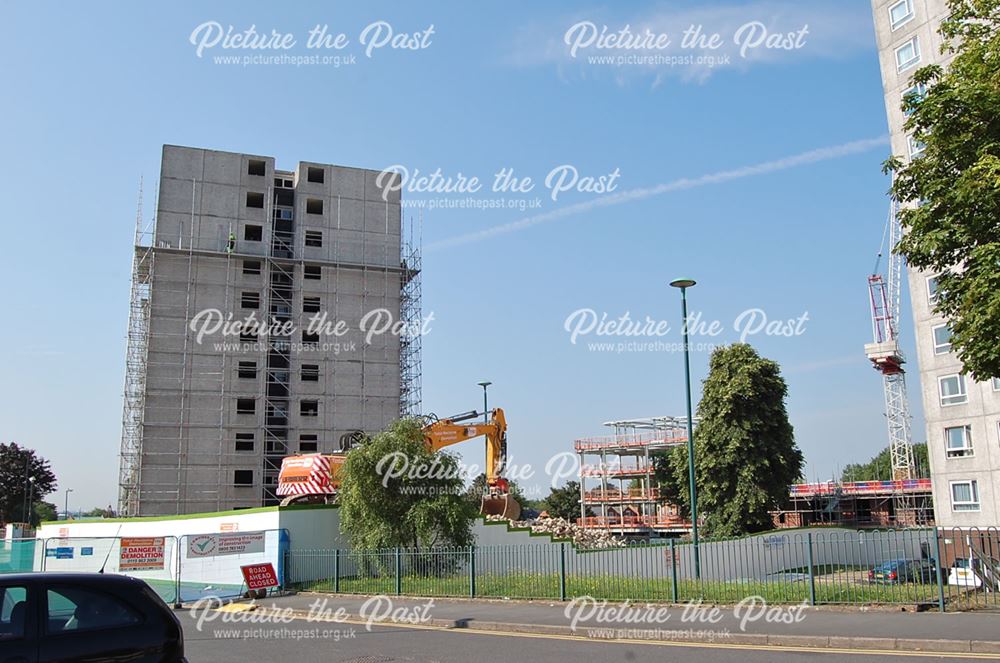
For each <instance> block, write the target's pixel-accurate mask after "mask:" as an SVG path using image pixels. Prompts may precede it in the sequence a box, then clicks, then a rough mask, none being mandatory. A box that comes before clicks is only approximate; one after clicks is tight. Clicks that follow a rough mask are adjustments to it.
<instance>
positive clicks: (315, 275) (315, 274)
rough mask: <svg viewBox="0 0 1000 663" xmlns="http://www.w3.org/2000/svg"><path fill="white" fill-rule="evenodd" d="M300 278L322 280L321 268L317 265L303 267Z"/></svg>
mask: <svg viewBox="0 0 1000 663" xmlns="http://www.w3.org/2000/svg"><path fill="white" fill-rule="evenodd" d="M302 278H304V279H310V280H313V281H319V280H320V279H321V278H323V268H322V267H320V266H319V265H303V267H302Z"/></svg>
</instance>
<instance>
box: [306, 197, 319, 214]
mask: <svg viewBox="0 0 1000 663" xmlns="http://www.w3.org/2000/svg"><path fill="white" fill-rule="evenodd" d="M322 213H323V201H322V200H320V199H319V198H306V214H322Z"/></svg>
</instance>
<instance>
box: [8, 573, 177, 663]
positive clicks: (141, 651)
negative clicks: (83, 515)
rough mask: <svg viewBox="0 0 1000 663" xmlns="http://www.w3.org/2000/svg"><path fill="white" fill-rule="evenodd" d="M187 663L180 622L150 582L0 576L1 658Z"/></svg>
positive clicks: (93, 576) (30, 662)
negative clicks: (150, 585)
mask: <svg viewBox="0 0 1000 663" xmlns="http://www.w3.org/2000/svg"><path fill="white" fill-rule="evenodd" d="M15 661H17V662H19V663H37V662H39V661H61V662H64V663H71V662H73V661H81V662H82V661H130V662H132V663H144V662H145V663H153V662H157V663H186V659H185V658H184V634H183V631H182V630H181V624H180V621H179V620H178V619H177V617H176V615H174V612H173V611H172V610H171V609H170V608H169V607H168V606H167V604H166V603H164V602H163V599H161V598H160V597H159V596H158V595H157V594H156V592H154V591H153V590H152V589H151V588H150V587H149V585H147V584H146V583H144V582H143V581H142V580H139V579H137V578H130V577H128V576H121V575H113V574H100V573H18V574H10V575H0V663H13V662H15Z"/></svg>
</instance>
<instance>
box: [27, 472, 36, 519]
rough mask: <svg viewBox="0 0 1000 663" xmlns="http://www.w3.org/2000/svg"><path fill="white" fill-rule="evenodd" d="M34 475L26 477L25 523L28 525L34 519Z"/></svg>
mask: <svg viewBox="0 0 1000 663" xmlns="http://www.w3.org/2000/svg"><path fill="white" fill-rule="evenodd" d="M34 506H35V477H28V519H27V521H26V522H27V523H28V525H29V526H33V525H34V521H35V517H34V516H35V513H34V511H35V509H34Z"/></svg>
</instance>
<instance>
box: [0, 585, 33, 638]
mask: <svg viewBox="0 0 1000 663" xmlns="http://www.w3.org/2000/svg"><path fill="white" fill-rule="evenodd" d="M0 597H2V598H0V640H11V639H14V638H23V637H24V617H25V614H26V611H27V607H28V589H27V588H26V587H0Z"/></svg>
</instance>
